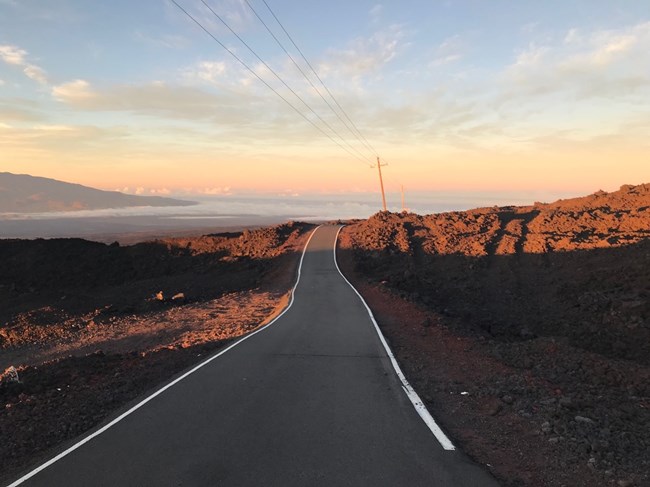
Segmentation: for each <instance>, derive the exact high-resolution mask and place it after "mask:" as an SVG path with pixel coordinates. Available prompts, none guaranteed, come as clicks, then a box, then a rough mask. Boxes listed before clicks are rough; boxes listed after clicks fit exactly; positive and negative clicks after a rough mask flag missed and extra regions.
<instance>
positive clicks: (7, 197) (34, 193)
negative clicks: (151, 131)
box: [0, 172, 196, 213]
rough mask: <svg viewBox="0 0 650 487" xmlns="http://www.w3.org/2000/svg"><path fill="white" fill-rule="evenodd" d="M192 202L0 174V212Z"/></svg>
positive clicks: (160, 205) (8, 173)
mask: <svg viewBox="0 0 650 487" xmlns="http://www.w3.org/2000/svg"><path fill="white" fill-rule="evenodd" d="M195 204H196V202H194V201H186V200H177V199H174V198H166V197H161V196H136V195H129V194H124V193H120V192H118V191H104V190H100V189H95V188H91V187H89V186H84V185H81V184H77V183H68V182H65V181H59V180H57V179H51V178H44V177H40V176H32V175H29V174H13V173H10V172H0V213H40V212H56V211H61V212H63V211H79V210H101V209H111V208H127V207H136V206H156V207H163V206H191V205H195Z"/></svg>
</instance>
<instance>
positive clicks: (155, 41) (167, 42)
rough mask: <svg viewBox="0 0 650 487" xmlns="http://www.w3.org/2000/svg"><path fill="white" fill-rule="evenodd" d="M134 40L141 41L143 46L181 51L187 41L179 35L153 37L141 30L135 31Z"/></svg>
mask: <svg viewBox="0 0 650 487" xmlns="http://www.w3.org/2000/svg"><path fill="white" fill-rule="evenodd" d="M133 37H134V39H136V40H138V41H141V42H143V43H145V44H148V45H150V46H155V47H166V48H168V49H182V48H184V47H187V45H188V44H189V41H188V40H187V38H185V37H183V36H181V35H175V34H163V35H161V36H153V35H150V34H148V33H146V32H143V31H141V30H136V31H135V32H134V34H133Z"/></svg>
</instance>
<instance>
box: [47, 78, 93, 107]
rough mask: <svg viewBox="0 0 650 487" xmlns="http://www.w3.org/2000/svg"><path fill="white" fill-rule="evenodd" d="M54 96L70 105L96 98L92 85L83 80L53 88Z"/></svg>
mask: <svg viewBox="0 0 650 487" xmlns="http://www.w3.org/2000/svg"><path fill="white" fill-rule="evenodd" d="M52 95H53V96H54V98H56V99H57V100H59V101H64V102H69V103H75V102H83V101H86V100H90V99H91V98H94V97H95V96H96V95H95V93H94V92H93V91H92V90H91V88H90V83H88V81H86V80H83V79H76V80H74V81H69V82H67V83H63V84H60V85H57V86H54V87H52Z"/></svg>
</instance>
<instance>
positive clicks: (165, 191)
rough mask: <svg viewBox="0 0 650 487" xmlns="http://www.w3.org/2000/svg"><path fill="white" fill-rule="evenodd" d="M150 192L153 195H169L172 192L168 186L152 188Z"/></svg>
mask: <svg viewBox="0 0 650 487" xmlns="http://www.w3.org/2000/svg"><path fill="white" fill-rule="evenodd" d="M149 193H150V194H153V195H161V194H162V195H168V194H171V193H172V192H171V191H170V190H169V189H168V188H152V189H150V190H149Z"/></svg>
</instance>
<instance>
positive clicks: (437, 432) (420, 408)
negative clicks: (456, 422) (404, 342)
mask: <svg viewBox="0 0 650 487" xmlns="http://www.w3.org/2000/svg"><path fill="white" fill-rule="evenodd" d="M341 230H343V227H339V230H338V232H336V239H335V240H334V265H336V270H337V271H339V274H341V277H342V278H343V279H344V280H345V282H347V283H348V285H349V286H350V287H351V288H352V290H353V291H354V292H355V293H357V296H359V299H360V300H361V302H362V303H363V305H364V306H365V307H366V310H367V311H368V314H369V315H370V320H371V321H372V323H373V325H375V331H376V332H377V335H379V340H381V343H382V344H383V345H384V349H385V350H386V354H387V355H388V358H389V359H390V361H391V363H392V364H393V368H394V369H395V373H396V374H397V377H399V380H400V381H401V382H402V389H403V390H404V393H405V394H406V396H407V397H408V398H409V400H410V401H411V403H412V404H413V407H414V408H415V410H416V411H417V413H418V414H419V415H420V417H421V418H422V420H423V421H424V423H425V424H426V425H427V426H428V427H429V429H430V430H431V433H433V435H434V436H435V437H436V439H437V440H438V442H439V443H440V445H441V446H442V448H443V449H445V450H449V451H452V450H455V449H456V447H455V446H454V444H453V443H452V442H451V441H450V440H449V438H447V435H445V434H444V433H443V431H442V430H441V429H440V426H438V424H437V423H436V421H435V420H434V419H433V416H431V413H429V410H428V409H427V407H426V406H425V405H424V403H423V402H422V399H420V396H418V393H417V392H415V390H413V387H411V384H409V382H408V381H407V380H406V377H405V376H404V373H403V372H402V369H401V368H400V366H399V364H398V363H397V360H395V356H394V355H393V352H392V351H391V349H390V347H389V346H388V343H387V342H386V338H384V334H383V333H382V332H381V330H380V329H379V325H377V321H376V320H375V316H374V315H373V314H372V311H371V310H370V306H368V303H366V300H365V299H363V296H361V293H360V292H359V291H357V290H356V288H355V287H354V286H353V285H352V283H351V282H350V281H348V279H347V277H345V276H344V275H343V273H342V272H341V269H340V268H339V264H338V262H337V261H336V244H337V242H338V240H339V234H340V233H341Z"/></svg>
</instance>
